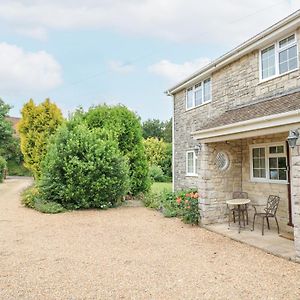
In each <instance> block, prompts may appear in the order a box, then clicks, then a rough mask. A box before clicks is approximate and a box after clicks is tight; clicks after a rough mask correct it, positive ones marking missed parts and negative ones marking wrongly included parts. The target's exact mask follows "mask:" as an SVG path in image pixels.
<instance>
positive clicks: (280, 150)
mask: <svg viewBox="0 0 300 300" xmlns="http://www.w3.org/2000/svg"><path fill="white" fill-rule="evenodd" d="M276 153H284V147H283V146H277V147H276Z"/></svg>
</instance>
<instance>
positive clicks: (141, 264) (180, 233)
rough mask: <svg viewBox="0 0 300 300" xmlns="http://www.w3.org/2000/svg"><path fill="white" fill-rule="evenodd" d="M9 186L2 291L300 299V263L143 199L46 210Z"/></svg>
mask: <svg viewBox="0 0 300 300" xmlns="http://www.w3.org/2000/svg"><path fill="white" fill-rule="evenodd" d="M30 182H31V181H30V180H28V179H27V180H26V179H9V180H7V181H6V183H5V184H2V185H0V298H1V299H5V300H8V299H35V300H37V299H38V300H40V299H300V265H299V264H296V263H292V262H288V261H286V260H283V259H281V258H277V257H274V256H272V255H268V254H266V253H264V252H262V251H260V250H257V249H255V248H251V247H248V246H247V245H244V244H240V243H238V242H234V241H231V240H229V239H228V238H224V237H222V236H219V235H217V234H214V233H212V232H208V231H206V230H204V229H201V228H199V227H191V226H189V225H184V224H182V223H181V221H180V220H178V219H167V218H163V217H162V215H161V214H160V213H158V212H155V211H153V210H149V209H146V208H143V207H122V208H118V209H111V210H107V211H96V210H89V211H77V212H68V213H64V214H58V215H45V214H41V213H38V212H36V211H33V210H30V209H27V208H24V207H22V206H21V205H20V202H19V193H20V191H21V190H22V189H23V188H24V187H26V186H28V185H29V184H30Z"/></svg>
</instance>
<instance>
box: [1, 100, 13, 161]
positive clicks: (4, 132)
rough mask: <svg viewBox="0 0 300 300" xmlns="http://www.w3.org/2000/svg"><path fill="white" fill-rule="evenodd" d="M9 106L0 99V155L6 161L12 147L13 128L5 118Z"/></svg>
mask: <svg viewBox="0 0 300 300" xmlns="http://www.w3.org/2000/svg"><path fill="white" fill-rule="evenodd" d="M10 108H11V107H10V106H9V105H8V104H5V103H4V101H3V100H2V99H0V155H1V156H3V157H4V158H5V159H6V160H7V159H9V158H10V157H9V156H10V153H11V149H13V147H14V142H15V141H14V137H13V127H12V124H11V122H10V121H8V120H7V119H6V118H7V116H8V112H9V110H10Z"/></svg>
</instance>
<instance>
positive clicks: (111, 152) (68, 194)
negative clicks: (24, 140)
mask: <svg viewBox="0 0 300 300" xmlns="http://www.w3.org/2000/svg"><path fill="white" fill-rule="evenodd" d="M39 191H40V194H41V199H43V200H44V201H48V202H56V203H59V204H61V205H62V206H63V207H64V208H67V209H77V208H107V207H111V206H114V205H115V204H116V203H117V201H118V200H120V198H121V197H122V196H124V195H125V194H126V193H127V191H128V164H127V161H126V159H125V158H124V157H123V156H122V154H121V153H120V151H119V149H118V146H117V143H116V142H115V141H114V140H113V139H112V138H110V136H109V133H108V134H106V132H104V131H100V130H99V129H96V130H90V129H89V128H88V127H87V126H86V125H85V124H81V125H74V123H72V122H71V123H70V124H69V125H64V126H62V127H61V128H60V129H59V130H58V132H57V133H56V135H55V136H54V137H53V139H52V140H51V143H50V146H49V147H48V152H47V154H46V156H45V159H44V160H43V163H42V168H41V179H40V181H39Z"/></svg>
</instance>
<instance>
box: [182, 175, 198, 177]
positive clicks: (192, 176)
mask: <svg viewBox="0 0 300 300" xmlns="http://www.w3.org/2000/svg"><path fill="white" fill-rule="evenodd" d="M185 177H198V174H185Z"/></svg>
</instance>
